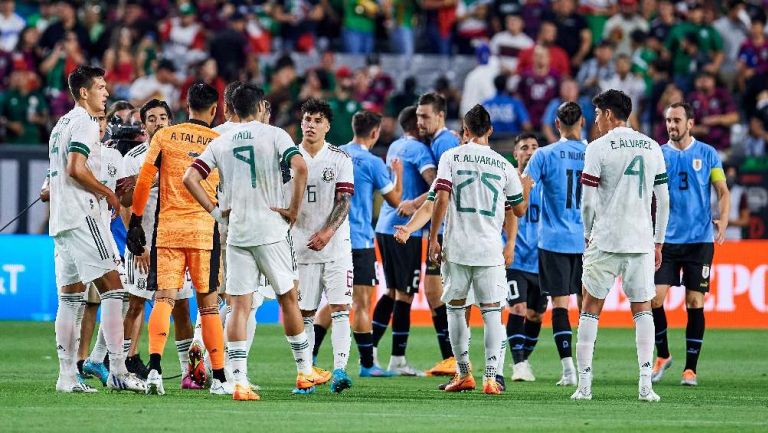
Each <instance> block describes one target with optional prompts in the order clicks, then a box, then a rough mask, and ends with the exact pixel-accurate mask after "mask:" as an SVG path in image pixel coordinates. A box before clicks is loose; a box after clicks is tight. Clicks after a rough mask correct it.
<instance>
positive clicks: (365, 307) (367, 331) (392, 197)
mask: <svg viewBox="0 0 768 433" xmlns="http://www.w3.org/2000/svg"><path fill="white" fill-rule="evenodd" d="M352 130H353V132H354V137H353V138H352V142H351V143H349V144H346V145H344V146H341V149H342V150H344V151H345V152H347V153H348V154H349V155H350V156H351V157H352V163H353V165H354V178H355V195H354V196H352V206H351V208H350V211H349V224H350V232H351V236H352V264H353V269H354V271H353V277H352V281H353V282H352V284H353V291H352V301H353V303H352V311H353V320H352V332H353V335H354V337H355V343H356V344H357V349H358V351H359V352H360V377H388V376H392V373H391V372H389V371H388V370H384V369H382V368H381V367H379V366H378V365H377V364H376V363H374V356H373V335H372V333H371V317H370V315H369V314H368V311H369V309H370V308H369V307H370V305H371V296H372V295H373V292H374V288H375V287H374V286H375V285H376V283H377V280H376V253H375V251H374V244H373V242H374V231H373V226H372V225H371V220H372V218H373V195H374V193H375V192H377V191H378V192H379V193H381V195H382V196H383V197H384V200H385V201H386V202H387V203H389V205H390V206H392V207H397V206H398V205H399V204H400V198H401V196H402V192H403V189H402V188H403V185H402V177H403V176H402V164H401V163H400V161H399V160H394V161H392V163H391V168H392V172H393V173H392V174H390V172H389V170H388V169H387V166H386V165H385V164H384V161H382V160H381V158H379V157H377V156H375V155H372V154H371V152H370V149H371V148H372V147H373V146H374V145H375V144H376V141H377V140H378V139H379V133H380V131H381V116H380V115H378V114H376V113H372V112H370V111H358V112H357V113H355V115H354V116H353V117H352ZM393 178H394V179H393Z"/></svg>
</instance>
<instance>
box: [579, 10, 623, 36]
mask: <svg viewBox="0 0 768 433" xmlns="http://www.w3.org/2000/svg"><path fill="white" fill-rule="evenodd" d="M579 10H580V11H581V12H582V13H583V14H584V19H586V20H587V25H588V26H589V30H590V31H591V32H592V45H597V44H598V43H600V41H601V40H603V30H604V29H605V23H606V22H608V18H609V17H611V16H613V15H615V14H616V12H617V11H618V9H617V7H616V0H580V1H579Z"/></svg>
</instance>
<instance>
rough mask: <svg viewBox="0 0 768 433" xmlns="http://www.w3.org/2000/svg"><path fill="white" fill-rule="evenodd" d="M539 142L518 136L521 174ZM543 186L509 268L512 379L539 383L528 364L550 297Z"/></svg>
mask: <svg viewBox="0 0 768 433" xmlns="http://www.w3.org/2000/svg"><path fill="white" fill-rule="evenodd" d="M538 148H539V141H538V139H537V138H536V135H535V134H532V133H530V132H524V133H522V134H520V135H518V136H517V137H515V148H514V151H513V155H514V157H515V160H517V172H518V173H519V174H521V175H522V174H523V171H524V170H525V167H527V166H528V162H529V161H530V159H531V156H532V155H533V154H534V152H535V151H536V149H538ZM540 185H541V184H536V185H535V186H534V187H533V189H532V190H531V193H530V195H529V197H528V210H527V211H526V213H525V215H524V216H522V217H521V218H518V219H517V237H516V240H515V259H514V261H513V262H512V265H510V266H509V268H507V286H508V287H509V292H508V293H507V303H508V304H509V316H508V318H507V341H508V342H509V348H510V350H511V351H512V359H513V364H512V380H513V381H525V382H533V381H534V380H536V378H535V376H534V375H533V371H532V370H531V366H530V365H529V364H528V357H529V356H530V355H531V353H532V352H533V349H534V347H536V343H537V342H538V341H539V332H540V331H541V319H542V317H543V314H544V312H545V311H546V310H547V297H546V296H544V295H542V293H541V289H540V288H539V221H540V219H541V186H540Z"/></svg>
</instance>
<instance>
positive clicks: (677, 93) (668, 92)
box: [653, 81, 685, 144]
mask: <svg viewBox="0 0 768 433" xmlns="http://www.w3.org/2000/svg"><path fill="white" fill-rule="evenodd" d="M684 101H685V94H684V93H683V91H682V90H681V89H680V88H679V87H677V84H675V83H674V82H673V81H670V82H668V83H667V85H666V87H665V88H664V92H662V94H661V97H660V98H659V101H658V102H657V104H656V107H655V116H654V119H658V121H657V122H656V124H655V126H654V128H653V139H654V140H656V141H657V142H658V143H662V144H663V143H666V142H668V141H669V136H668V134H667V125H666V124H665V120H664V112H665V110H666V109H667V107H669V106H670V105H671V104H674V103H676V102H684Z"/></svg>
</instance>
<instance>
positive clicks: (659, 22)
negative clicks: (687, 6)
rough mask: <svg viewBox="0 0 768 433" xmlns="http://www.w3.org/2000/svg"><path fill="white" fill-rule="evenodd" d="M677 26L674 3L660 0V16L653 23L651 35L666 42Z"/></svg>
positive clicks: (669, 0)
mask: <svg viewBox="0 0 768 433" xmlns="http://www.w3.org/2000/svg"><path fill="white" fill-rule="evenodd" d="M675 24H677V16H675V5H674V3H673V2H672V0H659V11H658V15H657V16H656V18H654V19H653V20H652V21H651V35H652V36H653V37H655V38H656V39H657V40H659V41H661V42H665V41H666V40H667V37H669V32H670V31H671V30H672V27H674V26H675Z"/></svg>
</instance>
